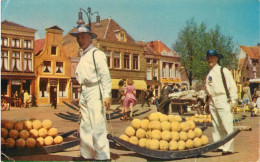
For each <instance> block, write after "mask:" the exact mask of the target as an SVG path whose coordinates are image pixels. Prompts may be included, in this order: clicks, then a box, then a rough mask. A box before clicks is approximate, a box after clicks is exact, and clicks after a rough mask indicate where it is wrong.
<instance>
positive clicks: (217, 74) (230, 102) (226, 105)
mask: <svg viewBox="0 0 260 162" xmlns="http://www.w3.org/2000/svg"><path fill="white" fill-rule="evenodd" d="M206 54H207V55H206V60H207V63H208V65H209V67H210V72H209V73H208V75H207V78H206V92H207V95H208V97H209V101H208V106H209V110H210V113H211V115H212V118H213V121H212V124H213V140H214V142H216V141H218V140H221V139H223V138H225V137H226V136H228V134H230V133H232V132H233V114H232V109H233V108H235V107H236V100H237V87H236V84H235V81H234V79H233V77H232V75H231V73H230V71H229V70H228V69H227V68H223V69H222V68H221V66H219V60H220V59H222V58H223V55H222V54H218V53H217V51H216V50H213V49H211V50H208V51H207V53H206ZM222 70H223V71H222ZM217 151H221V152H222V155H229V154H233V152H234V139H232V140H230V141H229V142H228V143H226V144H225V145H223V146H221V147H220V148H219V149H218V150H217Z"/></svg>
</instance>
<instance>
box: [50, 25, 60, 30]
mask: <svg viewBox="0 0 260 162" xmlns="http://www.w3.org/2000/svg"><path fill="white" fill-rule="evenodd" d="M47 29H56V30H61V31H63V30H62V29H61V28H60V27H58V26H57V25H54V26H52V27H50V28H47Z"/></svg>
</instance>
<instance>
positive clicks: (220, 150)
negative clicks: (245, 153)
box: [211, 149, 223, 152]
mask: <svg viewBox="0 0 260 162" xmlns="http://www.w3.org/2000/svg"><path fill="white" fill-rule="evenodd" d="M211 152H223V150H222V149H216V150H213V151H211Z"/></svg>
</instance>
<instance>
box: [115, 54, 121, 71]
mask: <svg viewBox="0 0 260 162" xmlns="http://www.w3.org/2000/svg"><path fill="white" fill-rule="evenodd" d="M114 68H120V53H114Z"/></svg>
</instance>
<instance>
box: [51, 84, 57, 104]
mask: <svg viewBox="0 0 260 162" xmlns="http://www.w3.org/2000/svg"><path fill="white" fill-rule="evenodd" d="M55 88H56V92H54V89H55ZM54 97H56V99H57V86H50V103H53V99H54ZM57 103H58V102H57Z"/></svg>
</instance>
